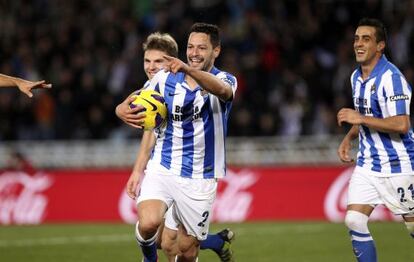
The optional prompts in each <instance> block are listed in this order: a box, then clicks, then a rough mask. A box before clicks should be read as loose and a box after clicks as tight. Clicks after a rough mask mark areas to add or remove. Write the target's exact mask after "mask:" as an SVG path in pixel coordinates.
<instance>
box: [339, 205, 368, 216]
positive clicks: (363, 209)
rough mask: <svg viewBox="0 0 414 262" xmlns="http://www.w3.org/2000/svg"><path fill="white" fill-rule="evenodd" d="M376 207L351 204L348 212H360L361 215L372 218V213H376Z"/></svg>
mask: <svg viewBox="0 0 414 262" xmlns="http://www.w3.org/2000/svg"><path fill="white" fill-rule="evenodd" d="M374 208H375V207H374V206H371V205H365V204H351V205H348V206H347V208H346V209H347V211H350V210H352V211H358V212H359V213H362V214H365V215H366V216H370V215H371V213H372V211H374Z"/></svg>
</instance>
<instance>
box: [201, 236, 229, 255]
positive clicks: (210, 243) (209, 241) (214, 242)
mask: <svg viewBox="0 0 414 262" xmlns="http://www.w3.org/2000/svg"><path fill="white" fill-rule="evenodd" d="M223 245H224V240H223V239H222V238H221V237H220V236H219V235H218V234H214V235H210V234H209V235H207V238H206V239H205V240H203V241H201V242H200V249H212V250H213V251H215V252H220V250H221V248H222V247H223Z"/></svg>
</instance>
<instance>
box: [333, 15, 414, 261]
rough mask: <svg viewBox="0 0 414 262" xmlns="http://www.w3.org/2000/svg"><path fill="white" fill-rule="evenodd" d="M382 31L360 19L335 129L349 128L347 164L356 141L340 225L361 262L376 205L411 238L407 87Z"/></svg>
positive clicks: (412, 139)
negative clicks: (348, 98)
mask: <svg viewBox="0 0 414 262" xmlns="http://www.w3.org/2000/svg"><path fill="white" fill-rule="evenodd" d="M385 48H386V31H385V28H384V26H383V24H382V23H381V22H380V21H379V20H376V19H368V18H364V19H362V20H360V22H359V24H358V27H357V29H356V32H355V37H354V52H355V56H356V61H357V62H358V63H359V64H360V66H359V67H358V68H357V69H356V70H355V71H354V72H353V73H352V75H351V84H352V95H353V101H354V107H355V110H354V109H350V108H342V109H341V110H340V111H339V112H338V115H337V119H338V124H339V125H342V124H343V123H349V124H351V125H352V128H351V129H350V131H349V132H348V133H347V135H346V136H345V138H344V139H343V141H342V143H341V144H340V146H339V149H338V155H339V158H340V159H341V160H342V161H343V162H352V161H353V159H351V157H350V155H349V154H350V150H351V142H352V141H353V140H354V139H356V138H357V137H359V152H358V156H357V160H356V168H355V170H354V172H353V174H352V178H351V180H350V182H349V192H348V207H347V213H346V217H345V224H346V226H347V227H348V228H349V233H350V235H351V239H352V246H353V250H354V253H355V256H356V258H357V260H358V261H360V262H374V261H377V255H376V250H375V244H374V241H373V239H372V236H371V234H370V232H369V229H368V218H369V216H370V215H371V213H372V211H373V210H374V208H375V206H376V205H378V204H385V205H386V206H387V208H389V209H390V210H391V211H392V212H393V213H394V214H397V215H402V217H403V218H404V220H405V224H406V226H407V229H408V231H409V233H410V234H411V236H413V237H414V136H413V133H412V131H411V129H410V118H409V114H410V99H411V87H410V85H409V84H408V83H407V81H406V79H405V78H404V76H403V75H402V74H401V72H400V71H399V70H398V68H397V67H396V66H395V65H393V64H392V63H390V62H389V61H388V60H387V58H386V57H385V55H384V49H385Z"/></svg>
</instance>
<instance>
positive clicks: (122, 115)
mask: <svg viewBox="0 0 414 262" xmlns="http://www.w3.org/2000/svg"><path fill="white" fill-rule="evenodd" d="M133 101H134V98H133V97H132V96H129V97H127V98H126V99H125V100H124V101H122V103H120V104H119V105H117V106H116V108H115V114H116V116H117V117H118V118H119V119H121V120H122V121H124V122H125V123H126V124H127V125H130V126H132V127H134V128H139V129H142V124H143V123H144V118H145V113H139V111H140V110H142V108H143V107H142V106H140V105H137V106H136V107H135V108H130V106H129V104H131V102H133Z"/></svg>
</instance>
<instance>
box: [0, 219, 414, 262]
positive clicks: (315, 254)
mask: <svg viewBox="0 0 414 262" xmlns="http://www.w3.org/2000/svg"><path fill="white" fill-rule="evenodd" d="M224 227H230V228H231V229H232V230H234V231H235V232H236V240H235V242H234V244H233V249H234V252H235V256H236V261H237V262H244V261H246V262H247V261H263V262H266V261H269V262H274V261H283V262H290V261H292V262H293V261H295V262H313V261H315V262H324V261H326V262H332V261H335V262H341V261H343V262H349V261H356V260H355V259H354V257H353V255H352V250H351V244H350V241H349V237H348V233H347V230H346V228H345V227H344V225H342V224H332V223H325V222H266V223H241V224H213V225H212V226H211V231H212V232H216V231H218V230H220V229H222V228H224ZM370 229H371V233H372V235H373V237H374V239H375V241H376V245H377V251H378V257H379V261H384V262H385V261H395V262H399V261H414V252H413V245H414V239H412V238H411V237H410V236H409V235H408V233H407V231H406V229H405V226H404V224H403V223H396V222H395V223H391V222H389V223H371V224H370ZM132 231H133V226H132V225H125V224H67V225H66V224H65V225H61V224H53V225H52V224H49V225H41V226H0V261H2V262H20V261H21V262H23V261H24V262H27V261H30V262H49V261H50V262H52V261H59V262H69V261H70V262H82V261H88V262H90V261H92V262H95V261H97V262H105V261H108V262H112V261H115V262H129V261H131V262H132V261H141V255H140V252H139V251H138V248H137V247H136V243H135V240H134V237H133V235H132ZM159 255H160V261H161V262H164V261H166V259H165V258H164V255H163V254H162V253H161V252H159ZM199 261H200V262H203V261H219V259H218V257H217V256H216V255H215V253H213V252H212V251H201V252H200V256H199Z"/></svg>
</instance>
